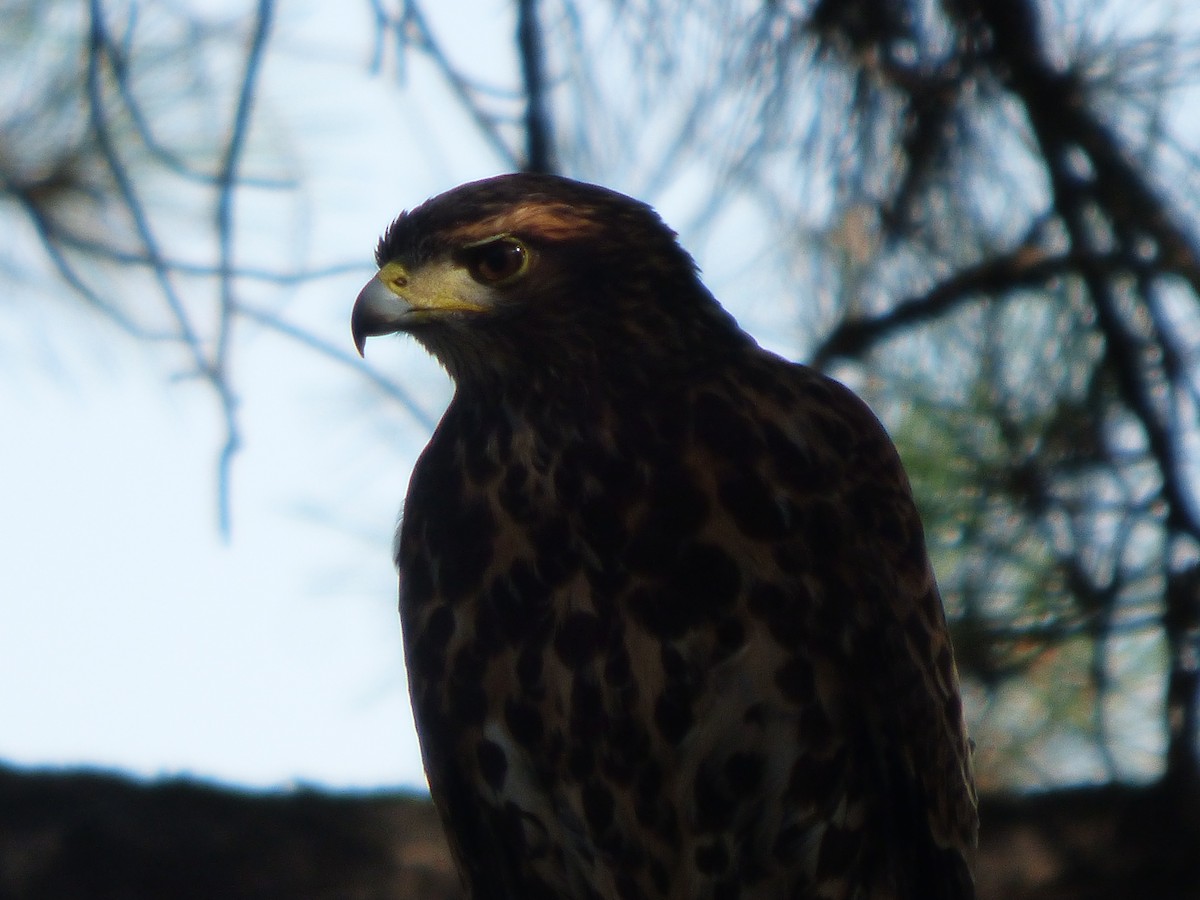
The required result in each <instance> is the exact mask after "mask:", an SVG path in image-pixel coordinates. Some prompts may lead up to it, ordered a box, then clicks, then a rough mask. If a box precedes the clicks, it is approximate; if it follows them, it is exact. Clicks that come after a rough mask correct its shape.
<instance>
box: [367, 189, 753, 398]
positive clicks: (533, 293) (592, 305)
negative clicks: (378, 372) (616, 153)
mask: <svg viewBox="0 0 1200 900" xmlns="http://www.w3.org/2000/svg"><path fill="white" fill-rule="evenodd" d="M375 260H376V262H377V264H378V265H379V273H378V274H377V275H376V276H375V277H374V278H373V279H371V281H370V282H369V283H368V284H367V286H366V287H365V288H363V290H362V292H361V293H360V294H359V295H358V300H357V302H356V303H355V304H354V312H353V315H352V317H351V327H352V331H353V334H354V343H355V346H357V347H358V350H359V352H360V353H361V352H362V350H363V345H364V343H365V342H366V339H367V338H368V337H370V336H371V335H378V334H388V333H391V332H396V331H405V332H409V333H411V334H412V335H413V336H414V337H416V338H417V339H418V340H420V341H421V342H422V343H423V344H424V345H425V346H426V347H427V348H428V349H429V351H430V352H431V353H433V354H434V355H435V356H436V357H437V358H438V359H439V360H440V361H441V362H442V363H443V364H444V365H445V366H446V368H447V370H448V371H449V372H450V374H451V375H452V376H453V377H454V378H455V379H456V380H458V381H459V382H462V381H463V380H464V379H469V378H471V377H472V376H476V377H481V378H495V377H497V375H501V376H503V375H510V374H512V373H513V372H514V371H515V372H519V371H521V370H523V369H529V368H530V367H531V366H538V367H539V368H541V369H542V370H543V371H544V370H545V367H547V366H549V367H550V368H551V369H553V370H555V371H557V372H559V373H561V374H563V375H567V374H569V372H570V370H571V369H572V368H578V367H586V366H587V365H588V364H589V363H593V362H596V361H598V360H601V359H602V358H604V357H609V358H614V359H615V358H628V357H629V355H630V354H631V353H636V354H637V355H638V358H639V365H646V364H647V362H648V361H649V360H648V359H647V356H655V355H662V356H664V357H666V356H668V355H671V354H674V355H676V356H682V357H683V358H687V357H693V359H694V357H695V355H696V354H697V353H701V354H702V351H703V347H702V345H703V343H704V341H701V342H700V343H701V346H691V345H692V344H695V340H694V338H696V337H698V336H699V333H700V332H709V331H711V332H712V334H711V335H709V338H710V339H711V338H713V337H715V336H717V335H721V334H723V335H724V336H725V341H728V339H729V337H730V335H731V334H737V332H736V326H734V325H733V324H732V320H730V319H728V317H727V316H726V315H725V314H724V312H723V311H722V310H721V309H720V307H719V306H718V305H717V304H716V301H714V300H713V299H712V297H711V295H710V294H709V293H708V292H707V291H706V290H705V289H704V287H703V285H701V283H700V281H699V279H698V277H697V274H696V269H695V265H694V263H693V262H692V259H691V257H689V256H688V254H687V253H686V252H685V251H684V250H683V249H682V248H681V247H680V246H679V244H678V243H677V242H676V240H675V233H674V232H673V231H671V230H670V229H669V228H668V227H667V226H666V225H664V224H663V222H662V220H661V219H660V218H659V217H658V215H657V214H656V213H655V212H654V211H653V210H652V209H651V208H650V207H649V206H647V205H645V204H644V203H640V202H638V201H636V200H632V199H630V198H629V197H625V196H623V195H621V194H618V193H615V192H613V191H610V190H607V189H605V188H601V187H597V186H595V185H591V184H583V183H581V182H577V181H571V180H570V179H566V178H560V177H556V176H551V175H533V174H515V175H501V176H499V177H496V178H490V179H486V180H484V181H477V182H473V183H471V184H466V185H462V186H461V187H457V188H455V189H453V190H451V191H448V192H446V193H444V194H441V195H440V196H437V197H434V198H433V199H432V200H429V201H427V202H425V203H423V204H422V205H420V206H418V207H417V208H415V209H413V210H411V211H409V212H406V213H402V214H401V215H400V217H399V218H398V219H396V221H395V222H393V223H392V225H391V226H390V227H389V228H388V229H387V232H386V233H385V234H384V236H383V238H382V240H380V242H379V246H378V248H377V249H376V251H375ZM705 323H707V327H705ZM710 349H711V348H710Z"/></svg>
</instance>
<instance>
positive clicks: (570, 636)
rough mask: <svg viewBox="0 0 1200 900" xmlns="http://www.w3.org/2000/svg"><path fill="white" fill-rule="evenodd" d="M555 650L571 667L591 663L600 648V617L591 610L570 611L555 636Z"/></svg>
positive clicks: (574, 667) (575, 667)
mask: <svg viewBox="0 0 1200 900" xmlns="http://www.w3.org/2000/svg"><path fill="white" fill-rule="evenodd" d="M554 650H555V652H556V653H557V654H558V658H559V659H561V660H562V661H563V662H564V663H565V664H566V665H567V666H568V667H569V668H571V669H577V668H580V667H582V666H584V665H586V664H587V663H590V662H591V661H592V659H593V658H594V657H595V656H596V655H597V653H598V652H599V650H600V619H599V618H597V617H596V616H595V615H594V614H593V613H589V612H572V613H568V614H567V616H566V618H564V619H563V620H562V622H561V623H560V624H559V626H558V631H557V633H556V634H555V636H554Z"/></svg>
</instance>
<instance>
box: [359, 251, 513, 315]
mask: <svg viewBox="0 0 1200 900" xmlns="http://www.w3.org/2000/svg"><path fill="white" fill-rule="evenodd" d="M376 277H377V278H378V279H379V280H380V281H382V282H383V283H384V284H385V285H387V288H388V290H390V291H391V292H392V293H393V294H395V295H396V296H397V297H399V298H400V299H401V300H403V301H404V302H405V303H406V304H408V306H409V307H411V308H412V309H414V310H428V311H430V312H485V311H486V310H487V309H488V307H489V306H490V305H491V304H490V303H488V302H487V300H488V298H487V296H486V295H485V294H484V293H483V291H481V289H480V286H479V285H478V284H476V283H475V281H474V280H473V279H472V278H471V277H470V275H468V274H467V273H466V271H465V270H463V268H462V267H461V266H457V265H454V264H453V263H451V262H449V261H448V260H435V261H432V262H429V263H427V264H425V265H423V266H421V267H420V268H419V269H418V270H416V271H415V272H409V271H408V270H407V269H406V268H405V267H404V266H402V265H401V264H400V263H398V262H390V263H388V264H387V265H385V266H384V267H383V268H382V269H380V270H379V274H378V275H377V276H376Z"/></svg>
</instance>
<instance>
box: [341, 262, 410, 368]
mask: <svg viewBox="0 0 1200 900" xmlns="http://www.w3.org/2000/svg"><path fill="white" fill-rule="evenodd" d="M412 311H413V307H412V305H411V304H409V302H408V301H407V300H405V299H404V298H403V297H401V296H400V295H399V294H397V293H396V292H395V291H393V290H392V289H391V288H390V287H388V285H387V284H386V283H385V282H384V281H383V279H382V278H380V277H379V275H376V276H375V277H374V278H372V279H371V280H370V281H368V282H367V285H366V287H364V288H363V289H362V290H361V291H359V294H358V299H357V300H355V301H354V310H353V312H351V313H350V333H351V334H352V335H353V336H354V346H355V348H356V349H357V350H358V355H359V356H362V355H363V347H364V345H365V344H366V343H367V338H369V337H374V336H375V335H379V334H391V333H392V332H394V331H399V330H400V329H401V328H403V327H404V322H405V320H406V319H407V318H408V317H409V314H410V313H412Z"/></svg>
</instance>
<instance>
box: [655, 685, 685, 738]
mask: <svg viewBox="0 0 1200 900" xmlns="http://www.w3.org/2000/svg"><path fill="white" fill-rule="evenodd" d="M694 721H695V717H694V716H693V715H692V706H691V704H690V703H689V702H687V699H686V697H684V696H682V695H681V694H679V693H671V692H665V693H663V694H662V695H660V696H659V698H658V701H657V702H656V703H655V704H654V724H655V725H656V726H657V727H658V730H659V733H660V734H662V736H663V737H664V738H665V739H666V740H667V741H668V742H669V743H671V744H678V743H679V742H680V741H682V740H683V739H684V737H685V736H686V735H687V733H688V731H689V730H690V729H691V727H692V724H693V722H694Z"/></svg>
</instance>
